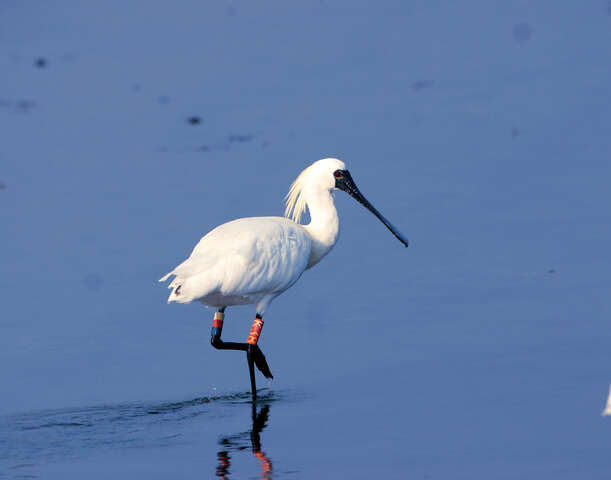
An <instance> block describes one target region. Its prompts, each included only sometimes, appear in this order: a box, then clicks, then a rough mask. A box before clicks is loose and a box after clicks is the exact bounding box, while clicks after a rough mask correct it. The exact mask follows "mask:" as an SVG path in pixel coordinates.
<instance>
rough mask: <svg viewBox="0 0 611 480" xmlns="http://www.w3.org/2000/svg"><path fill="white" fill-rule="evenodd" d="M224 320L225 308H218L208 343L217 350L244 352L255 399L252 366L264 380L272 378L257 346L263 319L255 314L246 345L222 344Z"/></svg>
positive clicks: (255, 392)
mask: <svg viewBox="0 0 611 480" xmlns="http://www.w3.org/2000/svg"><path fill="white" fill-rule="evenodd" d="M224 319H225V307H222V308H219V309H218V311H217V312H215V314H214V320H213V321H212V330H211V332H210V343H211V344H212V346H213V347H214V348H216V349H218V350H241V351H243V352H246V359H247V360H248V372H249V374H250V387H251V390H252V396H253V398H256V396H257V384H256V382H255V371H254V365H256V366H257V368H258V369H259V370H260V371H261V373H262V374H263V375H264V376H265V377H266V378H274V377H273V375H272V372H271V371H270V370H269V366H268V365H267V360H265V355H263V352H262V351H261V349H260V348H259V347H258V346H257V342H258V341H259V335H261V328H262V327H263V318H262V317H261V315H259V314H257V316H256V317H255V320H254V321H253V324H252V327H251V329H250V334H249V335H248V340H247V342H246V343H238V342H223V340H221V333H222V331H223V320H224Z"/></svg>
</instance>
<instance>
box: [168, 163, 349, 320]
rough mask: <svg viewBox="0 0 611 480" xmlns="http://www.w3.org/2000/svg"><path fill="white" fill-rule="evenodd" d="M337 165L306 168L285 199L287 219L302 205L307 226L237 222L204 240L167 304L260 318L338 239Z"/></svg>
mask: <svg viewBox="0 0 611 480" xmlns="http://www.w3.org/2000/svg"><path fill="white" fill-rule="evenodd" d="M344 168H345V165H344V163H343V162H341V161H340V160H337V159H334V158H327V159H323V160H319V161H318V162H315V163H314V164H312V165H311V166H309V167H308V168H306V169H305V170H304V171H303V172H302V173H301V175H299V177H298V178H297V180H295V182H294V183H293V185H292V186H291V191H290V194H289V195H287V214H289V215H290V214H291V213H293V214H294V215H296V217H295V218H297V219H298V218H299V217H300V216H301V214H302V213H303V210H304V209H305V206H306V204H307V205H308V207H309V210H310V217H311V222H310V224H309V225H300V224H298V223H296V222H295V221H293V220H290V219H288V218H283V217H252V218H240V219H238V220H234V221H232V222H228V223H225V224H223V225H220V226H218V227H216V228H215V229H214V230H212V231H211V232H209V233H208V234H207V235H205V236H204V237H203V238H202V239H201V240H200V241H199V243H198V244H197V245H196V246H195V248H194V249H193V252H192V253H191V255H190V256H189V258H187V259H186V260H185V261H184V262H183V263H181V264H180V265H178V266H177V267H176V268H175V269H174V270H172V271H171V272H170V273H168V274H167V275H165V276H164V277H162V278H161V279H160V281H161V282H163V281H166V280H167V279H168V278H169V277H170V276H171V275H175V278H174V279H173V281H172V283H170V285H169V288H170V289H172V293H171V294H170V296H169V298H168V302H180V303H189V302H192V301H193V300H199V301H201V302H202V303H204V304H206V305H208V306H211V307H223V306H230V305H247V304H255V305H256V309H257V313H259V314H261V315H263V313H264V312H265V309H266V308H267V306H268V305H269V303H270V302H271V301H272V300H273V299H274V298H275V297H276V296H278V295H279V294H281V293H282V292H284V291H285V290H286V289H287V288H289V287H290V286H291V285H293V284H294V283H295V282H296V281H297V280H298V279H299V277H300V276H301V274H302V273H303V272H304V271H305V270H306V268H309V267H311V266H313V265H315V264H316V263H318V261H319V260H320V259H322V257H324V256H325V255H326V254H327V253H328V252H329V250H331V248H332V247H333V245H334V244H335V242H336V240H337V236H338V234H339V219H338V217H337V211H336V209H335V206H334V204H333V198H332V196H331V190H332V189H333V188H334V187H335V179H334V177H333V172H334V171H336V170H343V169H344Z"/></svg>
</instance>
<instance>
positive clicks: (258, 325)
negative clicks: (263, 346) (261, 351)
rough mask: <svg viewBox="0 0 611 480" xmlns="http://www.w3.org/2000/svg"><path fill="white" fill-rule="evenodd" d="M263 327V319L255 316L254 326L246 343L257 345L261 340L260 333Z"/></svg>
mask: <svg viewBox="0 0 611 480" xmlns="http://www.w3.org/2000/svg"><path fill="white" fill-rule="evenodd" d="M262 328H263V319H262V318H255V319H254V321H253V322H252V327H250V333H249V334H248V340H246V343H249V344H250V345H256V344H257V342H258V341H259V335H261V329H262Z"/></svg>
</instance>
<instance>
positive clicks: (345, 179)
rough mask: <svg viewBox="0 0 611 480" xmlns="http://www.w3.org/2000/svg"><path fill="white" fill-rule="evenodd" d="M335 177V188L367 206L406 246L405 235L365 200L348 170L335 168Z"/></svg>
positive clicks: (407, 243)
mask: <svg viewBox="0 0 611 480" xmlns="http://www.w3.org/2000/svg"><path fill="white" fill-rule="evenodd" d="M333 176H334V177H335V188H339V189H340V190H343V191H344V192H346V193H348V194H349V195H350V196H351V197H353V198H354V199H355V200H356V201H357V202H359V203H360V204H361V205H363V206H364V207H366V208H367V210H369V211H370V212H371V213H373V214H374V215H375V216H376V217H378V219H379V220H380V221H381V222H382V223H383V224H384V225H385V226H386V228H388V230H390V232H391V233H392V234H393V235H394V236H395V237H397V239H398V240H399V241H400V242H401V243H402V244H403V245H405V246H406V247H407V246H408V245H409V242H408V240H407V237H406V236H405V235H403V234H402V233H401V232H400V231H399V230H397V228H396V227H395V226H394V225H393V224H392V223H390V222H389V221H388V220H387V219H386V217H385V216H384V215H382V214H381V213H380V212H378V210H377V209H376V208H375V207H374V206H373V205H372V204H371V203H370V202H369V200H367V199H366V198H365V197H364V195H363V194H362V193H361V192H360V190H359V189H358V187H357V186H356V184H355V183H354V180H352V176H351V175H350V172H349V171H348V170H336V171H335V172H334V173H333Z"/></svg>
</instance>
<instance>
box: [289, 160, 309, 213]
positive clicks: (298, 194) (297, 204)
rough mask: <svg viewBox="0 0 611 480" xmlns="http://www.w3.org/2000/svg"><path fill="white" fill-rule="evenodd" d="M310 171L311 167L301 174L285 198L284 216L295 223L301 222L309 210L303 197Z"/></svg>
mask: <svg viewBox="0 0 611 480" xmlns="http://www.w3.org/2000/svg"><path fill="white" fill-rule="evenodd" d="M309 169H310V167H308V168H306V169H305V170H304V171H303V172H301V173H300V174H299V176H298V177H297V178H296V179H295V181H294V182H293V183H292V184H291V188H289V193H287V194H286V197H285V200H286V209H285V210H284V216H285V217H287V218H290V219H291V220H293V222H295V223H299V222H300V221H301V217H302V216H303V214H304V213H305V211H306V208H307V204H306V199H305V196H304V195H302V192H303V188H304V187H305V184H306V177H307V176H308V170H309Z"/></svg>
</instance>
